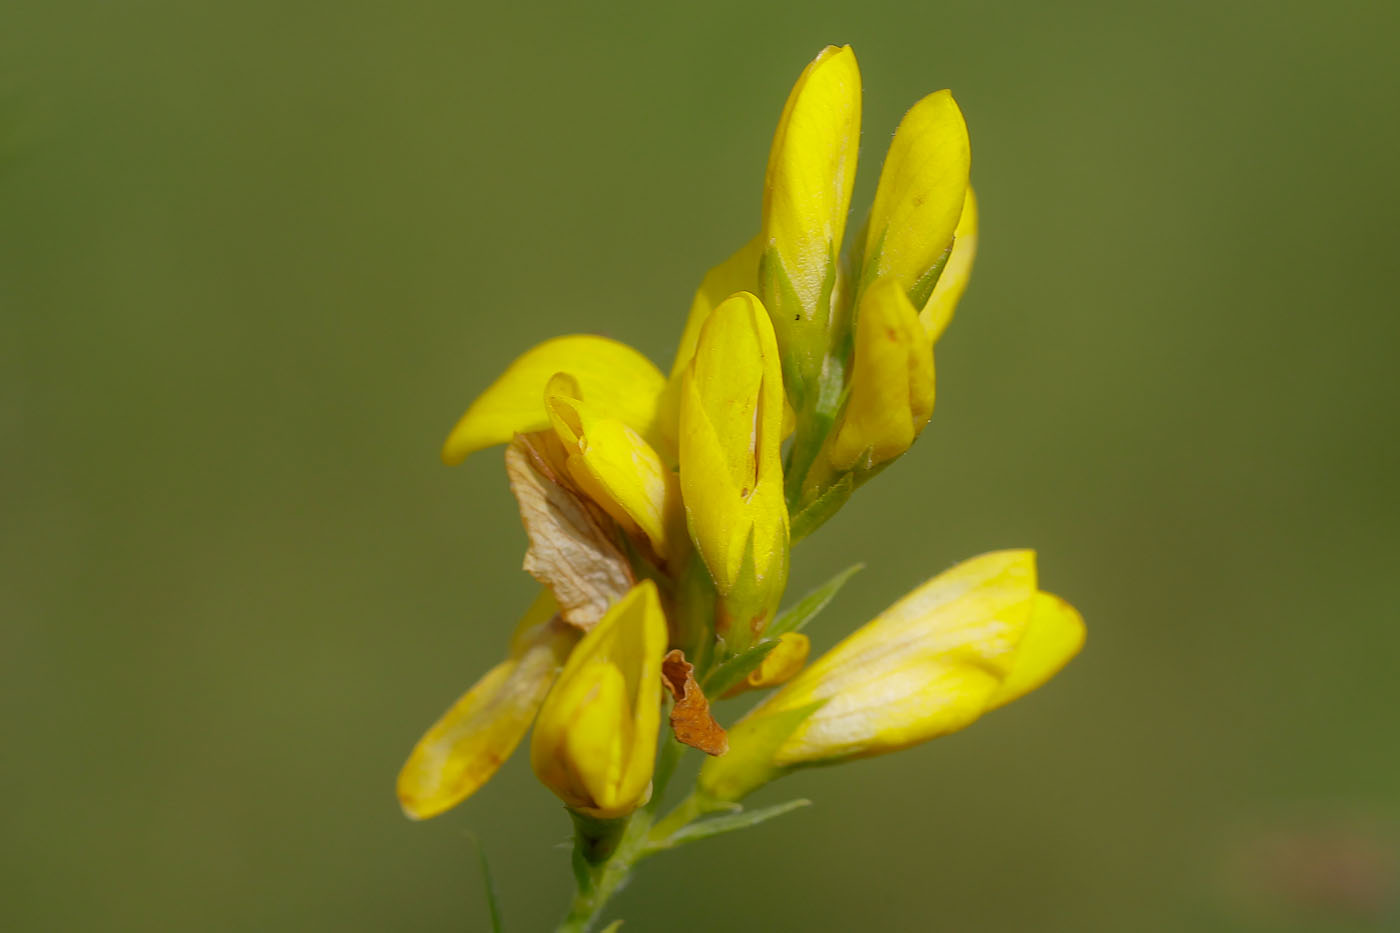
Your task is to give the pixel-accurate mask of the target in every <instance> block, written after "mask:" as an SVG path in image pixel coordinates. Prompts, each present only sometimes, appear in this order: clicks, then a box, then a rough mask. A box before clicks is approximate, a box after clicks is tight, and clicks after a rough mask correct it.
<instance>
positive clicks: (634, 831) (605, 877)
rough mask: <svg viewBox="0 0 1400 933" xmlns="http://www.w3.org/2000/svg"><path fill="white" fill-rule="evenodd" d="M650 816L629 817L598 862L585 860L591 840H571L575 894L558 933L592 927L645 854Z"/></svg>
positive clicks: (641, 813)
mask: <svg viewBox="0 0 1400 933" xmlns="http://www.w3.org/2000/svg"><path fill="white" fill-rule="evenodd" d="M650 829H651V816H650V815H649V814H647V813H646V812H645V811H640V810H639V811H638V812H636V813H634V814H633V815H632V818H631V820H629V821H628V822H627V826H626V828H625V829H624V830H623V831H622V835H621V837H620V838H619V839H618V840H617V843H616V846H615V847H613V848H611V850H610V851H609V852H608V854H607V855H606V856H604V857H603V858H602V859H601V860H599V861H591V860H590V859H589V857H588V854H589V852H590V851H592V850H594V849H595V848H596V847H595V846H594V841H593V840H590V839H588V838H586V837H585V836H583V835H582V834H579V835H576V836H575V838H574V868H575V874H576V875H577V877H578V893H577V894H575V895H574V902H573V904H571V905H570V907H569V914H568V916H567V917H565V918H564V921H563V922H562V923H560V924H559V927H558V933H587V931H588V930H591V929H592V928H593V924H594V922H596V921H597V919H598V915H599V913H601V912H602V910H603V907H604V906H606V905H607V903H608V900H609V899H610V898H611V897H612V896H613V895H614V894H616V893H617V892H618V890H619V889H621V887H622V886H623V885H624V884H625V883H626V882H627V878H628V877H629V876H630V875H631V874H632V866H633V865H635V864H636V863H637V861H638V860H639V859H641V858H642V856H643V855H645V854H646V841H647V835H648V831H649V830H650Z"/></svg>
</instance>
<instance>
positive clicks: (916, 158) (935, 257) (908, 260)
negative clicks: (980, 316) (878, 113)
mask: <svg viewBox="0 0 1400 933" xmlns="http://www.w3.org/2000/svg"><path fill="white" fill-rule="evenodd" d="M971 158H972V151H971V146H970V145H969V143H968V138H967V124H966V123H964V122H963V115H962V111H961V110H959V109H958V105H957V103H956V102H955V101H954V100H953V95H952V93H951V92H949V91H937V92H935V93H933V94H930V95H929V96H927V97H925V98H924V99H923V100H921V101H919V102H918V103H917V104H915V105H914V106H913V107H912V108H910V110H909V112H908V113H906V114H905V115H904V119H903V120H902V121H900V124H899V129H897V130H896V131H895V134H894V141H893V142H891V143H890V151H889V153H888V154H887V155H886V156H885V165H884V168H882V169H881V171H880V183H879V185H878V186H877V188H876V189H875V204H874V206H873V207H872V208H871V211H870V223H869V227H868V229H867V234H866V236H867V240H866V243H865V249H864V269H863V270H862V274H861V277H862V280H863V281H867V282H868V281H871V279H872V278H873V277H883V276H893V277H894V278H895V279H896V280H897V281H898V282H899V284H900V285H902V286H903V287H904V288H905V290H906V291H908V292H909V294H910V298H911V299H912V300H913V301H914V304H915V305H916V306H922V305H923V304H924V302H925V301H926V300H927V297H928V295H929V292H930V291H931V290H932V288H933V280H932V276H931V273H933V272H934V271H935V270H936V266H937V265H939V261H940V260H941V259H942V258H943V254H944V253H945V252H946V251H947V249H948V247H949V245H950V244H951V243H952V240H953V230H954V228H955V227H956V226H957V223H958V217H959V215H961V214H962V209H963V199H964V197H965V196H966V193H967V176H968V169H969V167H970V165H971Z"/></svg>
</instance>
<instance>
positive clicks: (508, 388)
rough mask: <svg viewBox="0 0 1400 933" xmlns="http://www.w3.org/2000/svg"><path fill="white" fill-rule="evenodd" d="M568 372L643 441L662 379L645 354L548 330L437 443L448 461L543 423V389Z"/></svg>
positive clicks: (653, 428)
mask: <svg viewBox="0 0 1400 933" xmlns="http://www.w3.org/2000/svg"><path fill="white" fill-rule="evenodd" d="M561 372H563V373H568V374H569V375H570V376H572V377H573V378H574V380H575V382H576V384H577V387H578V394H579V397H580V398H583V399H585V400H587V401H588V402H589V403H590V404H591V405H593V406H595V407H596V409H597V410H598V411H601V412H604V413H606V414H607V415H609V416H611V417H614V418H617V419H618V420H620V421H621V422H622V423H623V424H625V425H627V426H628V427H629V428H631V429H632V430H634V431H636V432H637V434H639V435H640V436H641V437H643V438H645V439H646V440H647V441H648V442H649V443H653V444H655V443H658V441H659V438H660V437H661V436H662V433H661V431H660V425H659V424H658V419H659V417H660V414H659V406H660V402H661V393H662V390H663V389H664V388H665V386H666V379H665V377H664V376H662V375H661V371H660V370H658V369H657V368H656V366H655V365H654V364H653V363H652V362H651V360H648V359H647V358H646V357H645V356H643V355H642V354H640V353H638V352H637V351H636V350H634V349H632V348H631V347H629V346H627V345H626V344H624V343H618V342H617V341H616V340H609V339H607V338H606V337H593V336H588V335H572V336H567V337H555V338H553V339H551V340H546V341H545V342H544V343H542V344H539V345H538V346H535V347H531V348H530V349H529V350H527V351H525V352H524V353H523V354H521V355H520V356H519V357H518V358H517V359H516V360H515V361H514V362H513V363H511V364H510V366H509V367H507V368H506V371H505V372H504V373H502V374H501V376H500V378H498V379H497V380H496V381H495V382H493V383H491V385H490V386H488V387H487V388H486V391H484V392H482V393H481V395H479V396H477V399H476V401H474V402H472V404H471V407H469V408H468V409H467V411H466V414H464V415H462V418H461V420H460V421H458V422H457V425H456V427H454V428H453V429H452V433H451V434H449V435H448V437H447V442H446V443H445V444H443V447H442V460H443V462H444V463H446V464H448V465H449V466H451V465H454V464H457V463H461V462H462V461H463V460H464V459H466V457H467V455H468V454H471V453H473V452H475V451H478V450H482V449H484V448H486V447H494V446H495V445H497V444H504V443H506V442H507V441H509V440H510V439H511V438H512V437H514V436H515V435H516V434H525V433H528V432H531V431H544V430H548V429H549V427H550V421H549V413H548V412H547V411H546V409H545V406H544V390H545V386H546V385H547V384H548V383H549V380H550V379H551V378H552V377H553V376H554V375H555V373H561Z"/></svg>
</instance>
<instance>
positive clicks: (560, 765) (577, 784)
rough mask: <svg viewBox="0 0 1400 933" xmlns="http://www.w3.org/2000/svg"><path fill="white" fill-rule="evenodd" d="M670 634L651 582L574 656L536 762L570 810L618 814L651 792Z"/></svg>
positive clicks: (541, 724) (545, 721)
mask: <svg viewBox="0 0 1400 933" xmlns="http://www.w3.org/2000/svg"><path fill="white" fill-rule="evenodd" d="M667 637H668V632H667V625H666V617H665V615H664V613H663V612H662V609H661V602H660V599H659V597H658V595H657V590H656V584H655V583H653V582H652V581H650V580H646V581H643V582H642V583H640V584H638V585H637V586H635V587H633V588H632V590H631V591H630V592H629V593H628V594H627V595H626V596H624V597H623V598H622V599H621V600H619V601H618V602H617V603H616V604H615V605H614V606H613V607H612V608H611V609H610V610H608V613H607V615H605V616H604V617H603V618H602V620H601V621H600V622H599V623H598V624H597V625H596V626H594V627H593V629H592V630H591V631H590V632H589V633H588V634H587V635H585V636H584V638H583V640H582V641H581V642H579V644H578V646H577V647H576V648H575V649H574V651H573V653H572V654H571V655H570V656H569V660H568V663H567V664H565V666H564V670H563V671H562V672H561V673H560V674H559V679H558V680H557V682H556V683H555V686H554V689H553V690H551V691H550V693H549V696H548V697H547V698H546V699H545V702H544V705H543V706H542V707H541V709H540V714H539V718H538V721H537V722H536V723H535V732H534V736H533V737H532V739H531V743H530V762H531V765H532V766H533V767H534V770H535V774H536V776H537V777H539V779H540V781H541V782H542V783H543V784H544V785H545V786H546V787H548V788H549V789H550V790H552V791H553V792H554V793H555V794H557V795H558V796H559V798H560V799H561V800H563V801H564V803H565V804H567V805H568V806H570V807H571V808H573V809H575V810H578V811H581V812H583V813H586V814H588V815H590V816H593V817H597V818H599V819H612V818H616V817H620V816H625V815H626V814H628V813H630V812H632V811H633V810H635V809H636V808H637V807H638V806H640V805H641V804H643V803H644V802H646V800H647V798H648V797H649V796H650V794H651V775H652V768H653V766H654V756H655V752H656V740H657V734H658V732H659V730H660V725H661V689H662V683H661V659H662V655H663V654H664V653H665V651H666V640H667Z"/></svg>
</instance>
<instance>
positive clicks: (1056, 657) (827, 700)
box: [700, 551, 1084, 800]
mask: <svg viewBox="0 0 1400 933" xmlns="http://www.w3.org/2000/svg"><path fill="white" fill-rule="evenodd" d="M1083 641H1084V623H1083V620H1082V619H1081V618H1080V616H1079V614H1078V613H1077V612H1076V611H1075V610H1074V608H1073V607H1071V606H1070V605H1069V604H1068V603H1066V602H1064V601H1063V600H1061V599H1059V598H1058V597H1055V596H1051V595H1049V594H1047V593H1042V592H1040V591H1039V590H1038V589H1037V585H1036V572H1035V554H1034V553H1033V552H1031V551H996V552H993V553H990V554H984V555H982V556H981V557H975V558H973V559H971V560H968V561H965V562H963V563H961V564H959V565H957V566H956V567H953V568H952V569H951V570H948V571H946V572H945V573H942V574H940V575H938V576H937V577H934V578H933V579H932V580H930V581H929V582H927V583H925V584H924V585H923V586H921V587H919V588H918V589H917V590H915V591H914V592H912V593H910V594H909V595H908V596H906V597H904V599H902V600H900V601H899V602H898V603H896V604H895V605H893V606H891V607H890V608H889V609H887V610H885V612H883V613H882V614H881V615H880V616H879V617H878V618H876V619H875V620H874V621H872V622H870V623H868V624H867V625H865V626H863V627H861V628H860V629H858V630H857V631H856V632H854V633H853V634H851V635H850V636H849V637H847V638H846V639H845V640H844V641H842V642H841V643H840V644H839V645H837V646H836V647H835V648H833V649H832V650H831V651H829V652H827V653H826V654H825V655H823V656H822V657H821V658H819V659H818V660H817V661H816V662H815V663H814V664H812V665H811V666H810V667H808V668H807V669H806V670H804V671H803V672H802V673H800V674H798V675H797V676H796V677H795V678H793V679H792V680H791V681H789V682H788V683H787V685H786V686H785V687H783V688H782V689H780V690H779V691H778V692H777V693H775V694H773V695H772V696H771V697H769V699H768V700H766V701H765V702H764V703H762V704H760V705H759V706H758V707H757V708H755V709H754V710H753V711H752V712H750V713H749V714H748V715H747V716H746V717H744V719H743V720H741V721H740V722H739V723H738V724H737V725H736V726H735V727H734V728H733V729H731V730H730V732H729V745H730V752H729V754H728V755H726V756H724V757H723V758H717V759H713V760H711V761H707V762H706V763H705V766H704V768H703V770H702V771H701V774H700V786H701V788H702V789H703V790H704V791H705V792H706V793H708V794H710V795H711V796H714V797H718V798H720V799H728V800H736V799H738V798H740V797H742V796H744V795H745V794H747V793H749V792H750V791H752V790H754V789H755V788H757V787H759V786H761V785H762V784H764V783H766V782H767V781H769V780H771V779H772V778H774V777H777V776H778V775H780V774H782V773H784V772H785V771H787V770H789V769H791V768H795V767H800V766H803V765H810V764H819V763H822V762H830V761H840V760H844V759H850V758H860V757H865V756H869V755H879V754H883V753H885V752H891V751H896V750H898V749H901V748H907V747H908V746H910V745H914V744H916V743H918V742H924V741H927V740H929V739H932V738H936V737H938V736H941V735H947V734H948V733H950V732H955V731H957V730H959V729H961V728H963V727H965V726H967V725H970V724H971V723H972V722H974V721H975V720H976V719H977V718H978V717H980V716H981V715H982V714H983V713H986V712H988V711H990V710H993V709H996V708H997V707H999V706H1002V705H1004V704H1006V703H1009V702H1011V701H1012V700H1014V699H1016V698H1017V697H1020V696H1023V695H1024V694H1026V693H1028V692H1030V691H1031V690H1034V689H1035V688H1036V687H1038V686H1040V685H1041V684H1043V683H1045V682H1046V681H1047V680H1049V679H1050V677H1051V676H1053V675H1054V674H1055V672H1057V671H1058V670H1059V669H1060V668H1061V667H1063V666H1064V665H1065V664H1066V663H1067V662H1068V661H1069V659H1070V658H1072V657H1074V655H1075V654H1077V653H1078V651H1079V649H1080V647H1081V645H1082V644H1083Z"/></svg>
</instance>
